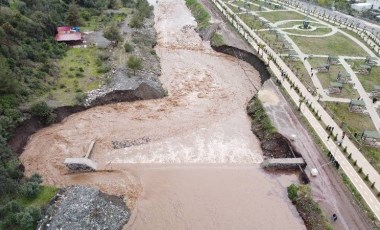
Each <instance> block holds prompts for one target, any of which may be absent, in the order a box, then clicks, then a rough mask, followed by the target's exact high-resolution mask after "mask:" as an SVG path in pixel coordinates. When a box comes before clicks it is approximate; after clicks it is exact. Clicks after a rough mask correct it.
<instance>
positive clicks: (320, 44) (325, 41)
mask: <svg viewBox="0 0 380 230" xmlns="http://www.w3.org/2000/svg"><path fill="white" fill-rule="evenodd" d="M290 37H291V39H292V40H293V41H294V42H295V43H296V44H297V45H298V47H299V48H300V49H301V50H302V52H304V53H307V54H324V55H333V56H339V55H346V56H360V57H365V56H367V54H366V52H365V51H364V50H363V49H362V48H360V47H359V46H357V45H356V43H354V42H353V41H351V40H350V39H349V38H347V37H346V36H344V35H343V34H341V33H339V32H338V33H336V34H334V35H333V36H329V37H323V38H305V37H297V36H291V35H290ZM348 47H349V48H348Z"/></svg>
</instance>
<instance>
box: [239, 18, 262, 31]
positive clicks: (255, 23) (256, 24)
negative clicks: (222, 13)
mask: <svg viewBox="0 0 380 230" xmlns="http://www.w3.org/2000/svg"><path fill="white" fill-rule="evenodd" d="M239 17H240V19H241V20H243V22H244V23H245V24H247V26H248V27H250V28H252V29H254V30H258V29H262V28H263V27H262V25H261V22H260V21H259V20H256V19H254V18H253V17H252V15H247V14H240V15H239Z"/></svg>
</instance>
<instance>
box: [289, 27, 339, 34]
mask: <svg viewBox="0 0 380 230" xmlns="http://www.w3.org/2000/svg"><path fill="white" fill-rule="evenodd" d="M284 31H285V32H288V33H292V34H299V35H323V34H328V33H330V32H331V31H332V29H331V28H317V29H315V30H311V31H309V30H296V29H289V30H284Z"/></svg>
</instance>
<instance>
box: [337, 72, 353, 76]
mask: <svg viewBox="0 0 380 230" xmlns="http://www.w3.org/2000/svg"><path fill="white" fill-rule="evenodd" d="M338 76H340V77H351V75H350V74H349V73H347V72H339V73H338Z"/></svg>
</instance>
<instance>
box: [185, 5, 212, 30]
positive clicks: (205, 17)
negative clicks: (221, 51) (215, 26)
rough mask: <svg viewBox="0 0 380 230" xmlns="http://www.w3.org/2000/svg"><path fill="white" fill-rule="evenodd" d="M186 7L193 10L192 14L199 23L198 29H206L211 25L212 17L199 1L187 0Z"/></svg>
mask: <svg viewBox="0 0 380 230" xmlns="http://www.w3.org/2000/svg"><path fill="white" fill-rule="evenodd" d="M186 6H187V7H189V9H190V10H191V14H192V15H193V16H194V18H195V20H196V21H197V23H198V29H205V28H206V27H207V26H209V25H210V18H211V17H210V15H209V14H208V12H207V10H206V9H205V8H204V7H203V6H202V4H201V3H199V2H197V0H186Z"/></svg>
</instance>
